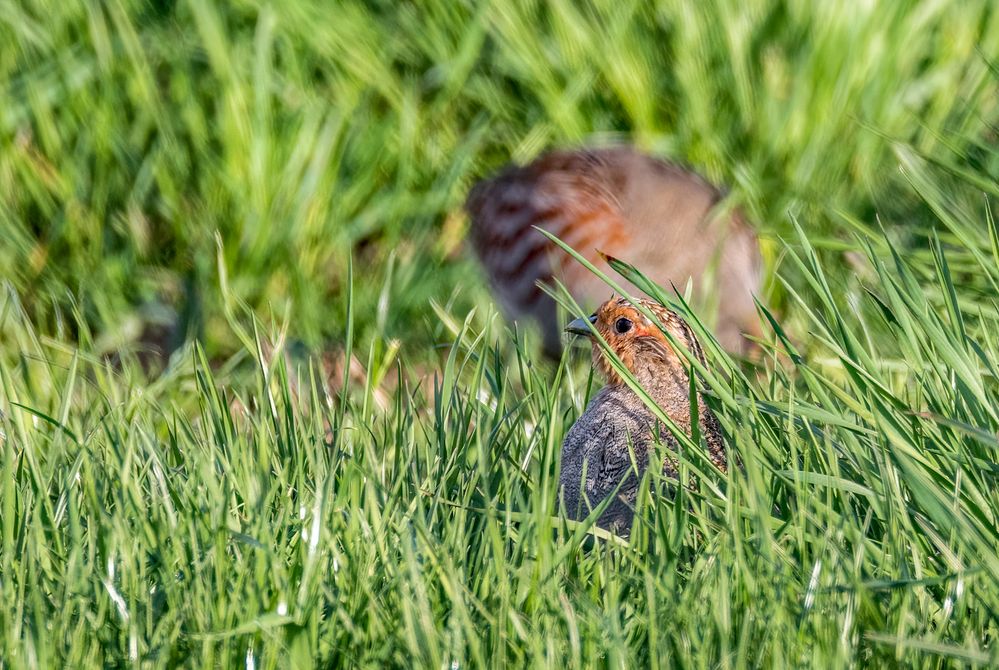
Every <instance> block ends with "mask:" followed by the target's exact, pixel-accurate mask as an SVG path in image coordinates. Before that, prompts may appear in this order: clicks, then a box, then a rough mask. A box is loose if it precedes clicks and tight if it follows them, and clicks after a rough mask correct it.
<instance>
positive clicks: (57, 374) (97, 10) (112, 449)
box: [0, 0, 999, 670]
mask: <svg viewBox="0 0 999 670" xmlns="http://www.w3.org/2000/svg"><path fill="white" fill-rule="evenodd" d="M0 43H2V44H4V45H5V46H4V48H2V49H0V91H2V94H3V98H2V99H3V105H2V106H0V268H3V270H2V272H3V275H2V277H3V279H4V284H3V287H2V294H0V532H2V545H0V669H3V670H6V668H22V667H23V668H32V667H42V668H48V667H141V668H157V667H197V668H200V667H235V666H239V667H245V668H284V667H296V668H298V667H313V666H319V667H340V666H347V667H356V666H365V667H372V666H374V667H384V666H401V667H437V668H456V667H462V668H464V667H489V666H511V667H525V666H559V667H563V666H564V667H592V666H601V667H603V666H608V667H622V668H630V667H689V668H695V667H698V668H699V667H712V668H714V667H722V668H741V667H785V666H806V667H809V666H811V667H840V666H849V665H856V666H868V665H871V666H895V665H896V664H904V665H907V666H908V665H911V666H917V667H944V666H946V667H949V666H960V667H963V666H968V665H971V666H980V667H986V666H995V665H997V664H999V649H997V635H999V580H997V578H996V575H997V574H999V519H997V515H999V493H997V492H996V490H997V484H999V460H997V458H996V455H997V452H999V225H997V223H996V200H997V198H999V148H997V146H999V145H997V139H999V97H997V94H999V12H997V11H996V10H995V9H994V8H993V6H992V3H990V2H985V1H980V2H976V1H973V0H966V1H964V2H961V3H947V2H930V1H928V2H921V3H916V2H901V1H899V2H888V1H884V2H874V1H872V2H854V3H837V2H824V3H819V2H816V3H814V4H811V5H808V4H805V3H772V2H768V1H766V0H742V1H740V2H735V1H729V0H717V1H715V2H709V3H701V2H681V1H663V2H658V3H646V2H639V1H638V0H616V1H613V2H611V1H601V2H595V3H592V4H587V5H585V6H584V5H582V4H580V3H576V2H570V1H568V0H553V1H551V2H546V3H542V2H532V1H529V0H492V1H490V2H483V3H473V2H464V1H460V0H459V1H457V2H451V1H445V0H426V1H425V2H408V3H398V2H388V1H384V2H382V1H372V2H368V3H360V2H349V1H345V2H338V3H326V2H320V1H319V0H315V1H312V0H287V1H285V2H275V3H267V2H258V1H255V0H236V1H235V2H232V3H215V2H208V1H206V2H194V1H190V2H186V1H172V0H146V1H142V2H140V1H138V0H135V1H128V0H120V1H114V0H112V1H110V2H96V1H90V0H68V1H67V0H35V1H33V2H19V1H17V0H15V1H14V2H9V3H6V4H4V5H3V6H2V7H0ZM621 138H626V139H629V140H631V141H633V142H635V143H637V144H638V145H639V146H641V147H643V148H645V149H647V150H649V151H652V152H655V153H657V154H659V155H663V156H666V157H670V158H672V159H674V160H678V161H680V162H683V163H686V164H689V165H691V166H693V167H695V168H697V169H698V170H700V171H701V172H703V173H704V174H706V175H708V176H709V177H710V178H711V179H713V180H714V181H716V182H718V183H721V184H726V185H728V186H729V187H731V189H732V197H733V198H734V199H735V200H736V201H737V202H738V203H740V204H741V205H742V206H744V207H745V208H746V210H747V211H748V212H749V213H750V214H751V218H752V219H753V220H754V221H755V222H756V224H757V228H758V230H759V231H760V234H761V236H762V238H763V241H764V255H765V260H766V266H767V275H768V282H767V293H766V295H764V296H761V298H762V299H763V301H764V303H765V304H766V305H767V307H768V309H767V310H764V311H763V312H761V319H763V321H764V323H765V333H766V335H765V338H764V339H765V349H766V353H765V355H764V356H763V359H762V360H761V361H760V362H759V363H758V364H756V365H750V364H748V363H746V362H740V361H733V360H731V359H730V358H729V357H728V356H727V355H726V354H725V353H724V352H722V351H720V350H719V349H718V348H717V347H716V346H712V340H711V334H710V331H709V329H706V328H705V327H704V326H703V325H701V324H700V323H699V321H698V319H697V317H696V315H695V314H690V315H689V317H690V319H691V320H692V322H693V323H694V327H695V330H697V331H698V333H699V335H700V337H701V339H702V341H703V342H705V344H706V345H707V346H706V348H707V350H708V359H709V366H708V369H707V370H705V371H704V379H703V383H704V384H705V386H706V387H707V388H708V389H709V390H710V404H711V405H712V406H713V407H714V408H715V411H716V413H717V414H718V416H719V419H720V421H721V423H722V425H723V428H724V430H725V433H726V436H727V439H726V443H727V445H728V447H729V449H730V451H731V453H732V454H733V455H734V456H735V457H737V458H738V459H739V460H741V462H742V464H743V468H741V469H733V470H732V471H731V472H729V473H728V474H725V475H723V474H721V473H719V472H717V471H716V470H714V469H713V468H711V467H710V466H708V465H706V463H705V462H704V460H703V459H702V458H699V457H698V456H697V454H695V453H688V454H685V455H683V456H682V459H681V460H682V463H683V466H684V468H686V469H689V471H690V472H694V473H698V474H699V475H700V476H699V477H698V487H697V489H696V490H689V491H688V490H684V491H681V492H680V493H679V495H678V496H677V497H676V498H675V499H674V498H670V497H668V496H663V495H659V493H660V492H661V491H662V490H663V489H664V487H665V486H666V484H667V482H661V481H658V478H656V477H653V481H652V493H651V494H650V496H649V497H648V499H645V500H642V501H641V504H640V506H639V510H638V520H637V521H636V531H635V532H634V533H633V535H632V538H631V539H630V541H628V542H624V541H621V540H619V539H616V538H613V537H607V536H606V534H602V533H600V532H597V531H595V530H593V528H592V527H591V525H590V524H587V523H579V524H576V523H571V522H566V521H565V520H564V519H563V518H560V516H559V515H558V513H557V511H556V510H555V504H554V503H555V495H556V482H557V468H558V454H559V447H560V444H561V441H562V438H563V436H564V434H565V431H566V430H567V429H568V427H569V426H570V425H571V423H572V422H573V420H574V419H575V417H576V416H578V414H579V412H580V411H581V410H582V408H583V407H584V405H585V401H586V398H587V397H588V396H589V395H590V394H591V393H592V392H593V390H594V389H595V387H596V386H597V385H599V383H600V381H599V380H597V379H593V378H592V377H591V376H590V375H589V374H588V373H589V370H588V366H587V365H586V363H585V359H586V356H583V355H572V356H569V357H567V358H566V360H564V361H562V363H561V364H559V365H553V364H550V363H548V362H546V361H544V360H542V359H540V358H538V355H537V352H536V348H535V340H534V337H533V334H532V333H530V332H520V331H517V332H513V331H512V330H511V327H510V324H507V323H505V322H504V319H503V317H502V316H501V315H499V314H497V313H496V310H495V307H494V306H493V305H492V303H491V301H490V298H489V295H488V293H487V291H486V290H485V287H484V284H483V282H482V280H481V278H480V277H479V274H478V269H477V267H476V266H475V264H474V263H473V262H472V261H471V260H470V259H469V257H468V254H467V253H466V252H465V251H464V249H463V238H464V235H465V227H466V225H467V224H466V222H465V220H464V217H463V216H462V215H461V213H460V206H461V202H462V200H463V198H464V195H465V193H466V192H467V189H468V188H469V186H470V185H471V183H472V182H473V181H474V180H475V179H477V178H479V177H481V176H483V175H484V174H487V173H489V172H490V171H492V170H494V169H496V168H498V167H499V166H500V165H502V164H503V163H505V162H506V161H508V160H510V159H516V160H526V159H529V158H531V157H533V156H534V155H536V154H537V153H538V152H540V151H542V150H543V149H545V148H546V147H548V146H552V145H571V144H578V143H581V142H584V141H592V142H601V141H609V140H613V139H621ZM150 333H154V334H156V339H158V340H160V341H161V342H162V343H164V344H165V345H166V346H168V348H172V347H177V348H176V351H174V353H173V355H172V356H171V357H170V359H169V360H168V361H166V360H159V361H157V360H153V361H152V363H151V366H150V364H149V357H148V356H146V355H145V354H144V348H146V347H148V346H149V343H150V337H152V336H151V335H150ZM343 361H347V363H346V364H344V363H343ZM350 361H353V364H351V363H350Z"/></svg>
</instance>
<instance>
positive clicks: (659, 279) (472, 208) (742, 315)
mask: <svg viewBox="0 0 999 670" xmlns="http://www.w3.org/2000/svg"><path fill="white" fill-rule="evenodd" d="M723 197H724V196H723V194H722V192H721V191H719V190H718V189H717V188H715V187H714V186H712V185H711V184H710V183H708V182H707V181H706V180H704V179H703V178H702V177H700V176H698V175H697V174H695V173H693V172H690V171H688V170H685V169H683V168H681V167H679V166H677V165H674V164H671V163H668V162H666V161H663V160H660V159H658V158H654V157H652V156H649V155H647V154H645V153H642V152H640V151H638V150H636V149H634V148H633V147H630V146H627V145H617V146H609V147H603V148H582V149H562V150H554V151H551V152H549V153H546V154H544V155H542V156H541V157H539V158H538V159H536V160H535V161H534V162H532V163H530V164H528V165H525V166H517V165H512V166H508V167H507V168H506V169H505V170H503V171H501V172H500V173H499V174H498V175H497V176H495V177H493V178H491V179H485V180H482V181H479V182H478V183H477V184H475V185H474V186H473V187H472V189H471V190H470V192H469V195H468V197H467V199H466V202H465V210H466V212H467V213H468V215H469V220H470V225H469V238H470V241H471V246H472V247H473V248H474V251H475V253H476V255H477V256H478V258H479V261H480V262H481V264H482V266H483V268H484V269H485V272H486V275H487V277H488V280H489V284H490V286H491V288H492V291H493V293H494V295H495V296H496V298H497V300H498V302H499V303H500V305H501V307H502V308H503V310H504V312H506V314H507V316H508V317H509V318H510V319H511V320H514V321H516V320H518V319H525V318H527V319H530V318H533V319H534V320H536V321H537V323H538V324H539V325H540V327H541V334H542V346H543V351H544V353H546V354H547V355H549V356H550V357H553V358H558V356H559V355H560V354H561V352H562V338H561V329H560V327H559V322H558V311H557V309H556V305H555V302H554V300H553V299H552V298H551V297H550V296H548V295H547V294H546V293H545V292H544V291H542V290H541V288H539V286H538V284H539V283H543V284H551V282H552V279H553V278H557V279H559V280H561V281H562V282H563V283H564V284H565V286H566V288H567V289H568V290H569V292H570V294H572V296H573V297H574V298H575V299H576V300H577V302H579V303H580V304H581V305H582V307H583V308H584V309H592V308H594V307H596V306H597V305H598V304H600V303H601V302H603V301H604V300H606V299H607V297H608V294H609V290H608V289H607V287H606V285H605V284H604V283H603V282H602V281H601V280H600V279H599V278H598V277H597V276H596V275H594V274H592V273H590V272H589V271H587V270H586V268H584V267H583V266H582V265H580V264H579V263H576V262H573V259H572V258H571V256H569V255H568V254H566V253H565V252H564V251H562V250H560V249H558V248H557V247H556V246H555V245H554V244H553V243H552V242H551V241H550V240H549V239H547V238H546V237H545V236H544V235H542V234H541V233H539V232H538V231H537V230H535V229H534V226H537V227H538V228H541V229H544V230H546V231H548V232H550V233H552V234H554V235H555V236H556V237H558V238H559V239H561V240H562V241H563V242H565V243H566V244H568V245H569V246H570V247H572V248H573V249H575V250H576V251H577V252H579V253H580V254H581V255H582V256H583V257H585V258H586V259H587V260H589V261H590V262H591V263H593V264H594V265H595V266H597V267H598V268H600V269H601V270H604V271H607V270H608V266H607V264H606V262H605V261H604V260H603V258H602V257H601V255H600V253H599V252H603V253H606V254H607V255H609V256H613V257H617V258H620V259H622V260H624V261H627V262H628V263H630V264H631V265H633V266H635V267H637V268H639V269H640V270H642V271H643V272H645V273H646V275H647V276H648V277H649V278H650V279H652V280H653V281H655V282H656V283H657V284H659V285H660V286H662V287H664V288H665V289H666V290H667V291H668V290H671V285H672V286H676V287H680V288H683V287H685V286H686V285H687V281H688V279H689V280H691V281H692V285H693V288H694V294H695V296H699V297H700V298H701V299H702V301H703V302H709V301H710V300H711V299H712V297H713V298H716V299H717V307H718V315H717V327H716V328H715V334H716V337H717V339H718V342H719V343H720V344H721V345H722V346H723V347H724V348H726V349H727V350H728V351H730V352H732V353H735V354H739V355H747V354H749V353H750V352H751V351H752V349H753V344H752V341H751V339H750V338H751V337H753V336H756V335H759V333H760V330H759V319H758V318H757V316H756V308H755V304H754V299H753V296H754V294H759V293H760V289H761V285H762V269H761V268H762V261H761V256H760V248H759V242H758V240H757V237H756V235H755V233H754V231H753V229H752V227H751V226H750V225H749V224H748V223H747V222H746V220H745V218H744V217H743V215H742V214H741V213H740V212H739V211H737V210H733V211H730V212H728V213H725V212H723V211H721V210H724V208H720V207H718V205H719V203H720V202H721V201H722V200H723ZM711 269H714V271H715V275H714V282H713V283H709V281H708V276H707V275H708V274H709V271H710V270H711ZM624 288H625V289H626V291H627V292H630V293H632V294H633V295H637V294H639V293H640V291H639V290H638V288H637V287H635V286H633V285H632V284H630V283H627V282H625V284H624Z"/></svg>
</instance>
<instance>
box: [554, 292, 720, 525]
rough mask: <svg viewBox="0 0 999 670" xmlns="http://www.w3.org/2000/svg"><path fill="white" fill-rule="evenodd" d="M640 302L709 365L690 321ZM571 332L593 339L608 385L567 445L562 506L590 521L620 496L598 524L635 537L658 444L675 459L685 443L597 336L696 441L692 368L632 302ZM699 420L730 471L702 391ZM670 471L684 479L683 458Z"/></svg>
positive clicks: (603, 310)
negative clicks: (642, 490)
mask: <svg viewBox="0 0 999 670" xmlns="http://www.w3.org/2000/svg"><path fill="white" fill-rule="evenodd" d="M636 302H637V303H638V304H640V305H642V306H644V307H646V308H647V309H648V310H649V311H650V312H651V313H652V314H653V315H654V316H655V317H656V320H657V321H658V322H659V324H660V325H661V326H662V327H663V328H665V329H666V330H668V331H669V332H670V333H671V334H672V335H673V337H674V338H675V340H676V342H678V343H680V344H681V345H682V346H684V347H685V348H686V349H687V350H688V351H689V352H690V354H691V355H693V356H694V357H695V358H696V359H697V360H698V361H699V362H700V363H701V364H702V365H706V361H705V358H704V352H703V350H702V349H701V346H700V344H699V343H698V341H697V338H696V337H695V336H694V334H693V332H692V331H691V329H690V326H689V325H687V323H686V322H685V321H684V320H683V318H682V317H680V316H679V315H678V314H677V313H676V312H674V311H672V310H670V309H668V308H666V307H664V306H662V305H660V304H659V303H657V302H653V301H651V300H645V299H638V300H636ZM587 322H588V323H587ZM591 326H592V328H591ZM565 330H566V331H567V332H568V333H570V334H573V335H577V336H583V337H588V338H590V339H591V340H592V349H593V366H594V367H595V368H596V369H597V370H599V371H600V372H601V373H602V374H603V376H604V377H605V378H606V379H607V384H606V385H605V386H604V387H603V388H601V389H600V390H599V391H598V392H597V393H596V394H595V395H594V396H593V398H592V399H591V400H590V402H589V403H588V404H587V406H586V409H585V411H584V412H583V413H582V414H581V415H580V416H579V418H578V419H577V420H576V422H575V423H574V424H573V425H572V427H571V428H570V429H569V432H568V433H566V436H565V439H564V441H563V443H562V450H561V470H560V473H559V488H560V499H561V507H562V508H563V509H564V510H565V513H566V516H567V517H568V518H570V519H575V520H579V519H583V518H585V517H586V516H587V515H588V514H589V513H590V512H591V511H592V509H595V508H596V507H597V506H598V505H599V504H600V503H601V501H603V500H604V499H605V498H607V497H608V496H610V495H612V494H615V490H616V495H615V498H614V500H613V501H611V502H610V503H609V505H608V507H607V508H606V510H605V511H604V512H603V513H602V514H601V516H600V517H599V518H598V519H597V525H598V526H600V527H602V528H605V529H607V530H609V531H611V532H613V533H616V534H618V535H621V536H627V535H629V534H630V531H631V524H632V516H633V509H634V504H635V500H636V499H637V496H638V490H639V482H640V480H641V478H642V475H643V474H644V472H645V470H646V469H647V468H648V467H649V466H650V463H649V461H650V458H652V457H653V456H654V455H655V453H656V448H655V447H656V443H657V439H658V440H659V441H661V442H662V443H663V444H665V446H666V447H667V449H668V450H672V451H673V452H675V451H676V450H677V448H678V441H677V439H676V438H675V437H674V436H673V434H672V433H671V432H670V431H669V429H668V428H666V427H665V426H663V425H662V423H661V422H660V421H659V420H658V419H657V418H656V416H655V415H654V414H653V412H652V410H650V409H649V407H648V406H647V405H646V404H645V403H644V402H643V401H642V399H641V398H640V397H639V396H638V394H637V393H635V391H634V390H633V389H632V388H631V387H630V386H629V385H628V384H627V383H626V382H625V381H624V380H623V379H622V378H621V376H620V375H619V374H618V373H617V371H616V369H615V368H614V366H612V365H611V363H610V360H609V359H608V357H607V355H606V354H605V352H604V349H603V347H601V346H600V344H599V342H598V341H597V340H596V334H598V335H599V337H600V338H602V339H603V340H604V342H606V344H607V345H608V346H609V348H610V349H611V350H613V351H614V352H615V353H616V354H617V356H618V357H619V358H620V359H621V362H622V363H623V364H624V366H625V367H626V368H627V369H628V370H629V371H630V372H631V374H632V375H633V376H634V379H635V381H637V382H638V384H639V385H640V386H641V387H642V388H643V389H644V390H645V391H646V392H647V393H648V395H649V396H650V397H651V398H652V400H653V401H655V403H656V404H657V405H658V406H659V407H660V408H661V409H662V411H663V412H664V413H665V414H666V416H668V417H669V418H670V419H672V420H673V421H674V422H675V423H676V424H677V426H678V427H679V428H680V429H681V430H683V431H684V432H685V433H686V434H687V435H691V434H692V431H691V411H690V410H691V402H690V377H689V372H688V371H689V370H690V366H689V365H688V362H687V359H686V358H685V357H684V356H683V355H682V354H680V353H679V352H677V351H676V350H675V348H674V346H673V344H671V342H670V340H669V338H667V337H666V335H665V334H664V333H663V330H661V329H660V326H659V325H657V324H656V323H654V322H653V321H651V320H649V319H648V318H647V317H646V316H645V315H644V314H643V313H642V312H641V311H639V309H637V307H636V305H635V303H633V302H631V301H630V300H629V299H628V298H624V297H616V298H612V299H611V300H608V301H607V302H605V303H604V304H603V305H601V306H600V307H599V308H598V309H597V310H596V311H595V312H594V313H593V314H592V315H591V316H590V317H588V318H582V317H581V318H578V319H575V320H574V321H572V322H571V323H569V324H568V325H567V326H566V328H565ZM594 331H595V333H594ZM697 420H698V427H699V429H700V434H701V436H702V437H703V438H704V442H705V444H706V445H707V454H706V455H707V457H708V458H709V459H710V460H711V462H712V463H714V464H715V465H716V466H717V467H718V468H719V469H720V470H722V471H723V472H724V471H725V470H726V469H727V464H728V460H727V457H726V453H725V444H724V442H723V439H722V430H721V426H720V424H719V423H718V419H717V417H716V416H715V415H714V413H713V412H712V411H711V409H710V408H709V407H708V406H707V405H706V404H705V402H704V398H703V397H702V395H701V393H700V392H699V391H698V392H697ZM632 454H633V455H634V461H633V460H632ZM667 454H668V452H667ZM636 466H637V472H636ZM662 472H663V474H664V475H665V476H667V477H671V478H677V477H678V476H679V472H678V464H677V461H676V460H675V458H673V457H671V456H669V455H667V456H666V458H665V460H664V462H663V463H662ZM618 486H620V488H618Z"/></svg>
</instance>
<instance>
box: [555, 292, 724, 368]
mask: <svg viewBox="0 0 999 670" xmlns="http://www.w3.org/2000/svg"><path fill="white" fill-rule="evenodd" d="M638 302H639V303H640V304H641V305H642V306H643V307H646V308H647V309H648V310H649V311H650V312H652V314H654V315H655V317H656V319H657V320H658V321H659V323H660V324H661V325H662V326H663V327H664V328H666V329H667V330H668V331H669V332H670V333H671V334H672V335H673V336H674V337H675V338H676V340H677V341H678V342H679V343H681V344H683V345H684V346H686V347H687V349H689V350H690V352H691V353H692V354H694V356H696V357H697V358H698V360H700V361H701V362H702V363H703V362H704V354H703V352H702V351H701V347H700V345H699V344H698V342H697V339H696V338H695V337H694V334H693V332H692V331H691V330H690V326H688V325H687V323H686V322H685V321H684V320H683V319H682V318H681V317H680V316H679V315H678V314H677V313H676V312H673V311H672V310H670V309H667V308H665V307H663V306H662V305H660V304H659V303H656V302H652V301H651V300H639V301H638ZM587 322H588V323H587ZM591 326H592V328H591ZM565 330H566V332H567V333H571V334H573V335H581V336H584V337H589V338H590V339H591V340H592V345H593V364H594V366H595V367H596V368H597V369H598V370H600V371H601V372H602V373H603V374H604V376H605V377H606V378H607V381H608V383H611V384H620V383H622V380H621V378H620V376H619V375H618V374H617V371H616V370H615V369H614V367H613V365H611V363H610V361H609V360H608V359H607V357H606V355H605V353H604V350H603V348H602V347H601V346H600V343H599V342H597V341H596V339H595V337H594V331H596V333H598V334H599V335H600V337H601V338H603V340H604V341H605V342H607V344H608V345H609V347H610V348H611V350H613V351H614V352H615V353H616V354H617V356H618V358H620V359H621V362H622V363H624V366H625V367H626V368H628V370H629V371H631V373H632V374H633V375H634V376H635V378H636V379H637V380H638V381H639V382H641V383H642V384H643V386H644V385H647V384H648V383H654V384H659V383H662V382H663V381H666V379H667V378H674V379H673V381H675V382H677V383H680V382H682V379H686V370H687V368H688V365H687V362H686V359H685V358H684V357H683V355H682V354H679V353H678V352H676V351H675V350H674V347H673V344H672V343H671V342H670V341H669V339H668V338H667V337H666V335H665V334H663V331H662V330H660V328H659V326H657V325H656V324H655V323H653V322H652V321H651V320H650V319H648V318H647V317H646V316H645V315H644V314H643V313H642V312H640V311H639V310H638V309H637V308H636V307H635V305H634V304H632V302H631V301H630V300H628V299H627V298H611V299H610V300H608V301H607V302H605V303H604V304H602V305H601V306H600V307H599V308H598V309H597V311H595V312H594V313H593V314H591V315H590V316H589V317H580V318H578V319H575V320H574V321H572V322H570V323H569V324H568V325H567V326H566V328H565ZM681 378H682V379H681Z"/></svg>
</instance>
